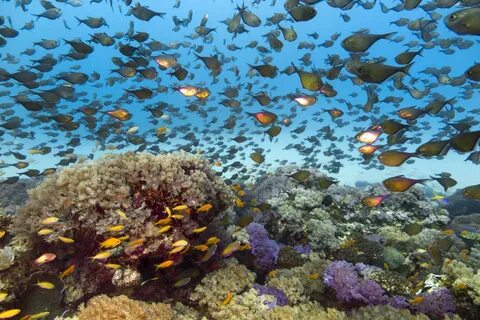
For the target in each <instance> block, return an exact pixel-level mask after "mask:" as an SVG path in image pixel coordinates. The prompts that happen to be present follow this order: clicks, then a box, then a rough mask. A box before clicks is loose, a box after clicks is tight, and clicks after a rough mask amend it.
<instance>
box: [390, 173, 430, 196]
mask: <svg viewBox="0 0 480 320" xmlns="http://www.w3.org/2000/svg"><path fill="white" fill-rule="evenodd" d="M425 181H428V179H410V178H406V177H405V176H404V175H400V176H395V177H391V178H388V179H385V180H383V185H384V186H385V188H387V189H388V190H390V191H391V192H404V191H407V190H408V189H410V188H411V187H412V186H413V185H415V184H417V183H424V182H425Z"/></svg>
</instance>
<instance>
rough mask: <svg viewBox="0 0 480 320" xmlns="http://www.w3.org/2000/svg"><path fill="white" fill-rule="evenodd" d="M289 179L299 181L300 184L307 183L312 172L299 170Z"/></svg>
mask: <svg viewBox="0 0 480 320" xmlns="http://www.w3.org/2000/svg"><path fill="white" fill-rule="evenodd" d="M288 177H290V178H292V179H295V180H297V181H298V182H305V181H306V180H307V179H308V178H309V177H310V171H308V170H299V171H297V172H295V173H293V174H291V175H289V176H288Z"/></svg>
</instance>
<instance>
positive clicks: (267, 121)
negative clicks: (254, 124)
mask: <svg viewBox="0 0 480 320" xmlns="http://www.w3.org/2000/svg"><path fill="white" fill-rule="evenodd" d="M247 114H248V115H249V116H252V117H254V118H255V120H257V121H258V123H260V124H262V125H264V126H268V125H271V124H272V123H274V122H275V121H276V120H277V115H276V114H275V113H272V112H269V111H267V110H262V111H261V112H257V113H250V112H247Z"/></svg>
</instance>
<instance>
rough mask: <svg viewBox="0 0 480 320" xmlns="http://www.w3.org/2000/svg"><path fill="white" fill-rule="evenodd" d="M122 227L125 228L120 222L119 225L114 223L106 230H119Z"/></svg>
mask: <svg viewBox="0 0 480 320" xmlns="http://www.w3.org/2000/svg"><path fill="white" fill-rule="evenodd" d="M123 229H125V226H124V225H121V224H120V225H116V226H112V227H110V228H108V229H107V231H110V232H119V231H122V230H123Z"/></svg>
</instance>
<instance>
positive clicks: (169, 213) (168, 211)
mask: <svg viewBox="0 0 480 320" xmlns="http://www.w3.org/2000/svg"><path fill="white" fill-rule="evenodd" d="M165 212H166V213H167V214H168V218H171V217H172V211H171V210H170V208H169V207H165Z"/></svg>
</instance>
